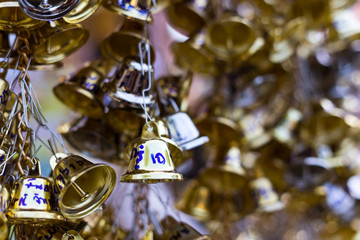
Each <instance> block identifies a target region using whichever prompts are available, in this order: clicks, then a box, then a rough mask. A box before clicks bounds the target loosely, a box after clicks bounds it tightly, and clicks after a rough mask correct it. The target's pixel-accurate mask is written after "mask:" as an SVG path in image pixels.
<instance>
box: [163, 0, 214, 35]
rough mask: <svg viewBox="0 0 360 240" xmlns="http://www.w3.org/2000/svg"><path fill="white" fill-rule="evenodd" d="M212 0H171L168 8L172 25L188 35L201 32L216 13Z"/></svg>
mask: <svg viewBox="0 0 360 240" xmlns="http://www.w3.org/2000/svg"><path fill="white" fill-rule="evenodd" d="M214 10H215V9H214V7H213V5H212V2H211V1H210V0H204V1H201V0H195V1H190V0H182V1H171V3H170V5H169V7H168V8H167V9H166V13H167V16H168V18H169V21H170V23H171V25H172V26H174V27H175V28H176V29H177V30H179V31H181V32H182V33H184V34H185V35H187V36H190V35H193V34H195V33H197V32H199V31H200V30H201V29H202V28H203V27H204V26H205V24H206V23H207V22H208V21H209V20H211V19H212V18H213V17H214V15H215V13H214Z"/></svg>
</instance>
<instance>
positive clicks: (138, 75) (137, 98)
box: [103, 58, 154, 108]
mask: <svg viewBox="0 0 360 240" xmlns="http://www.w3.org/2000/svg"><path fill="white" fill-rule="evenodd" d="M142 71H143V72H144V74H142ZM153 72H154V70H153V68H152V67H151V66H148V65H147V64H144V63H143V64H142V63H141V62H140V61H139V60H138V59H136V58H127V59H125V60H124V63H123V64H122V66H121V68H119V69H118V70H117V71H116V73H115V74H114V77H113V78H112V79H111V80H110V82H109V83H107V84H104V86H103V88H104V91H105V95H106V98H111V100H105V102H110V101H112V100H113V101H117V102H124V103H126V104H128V105H130V106H132V107H135V108H140V107H141V104H146V105H149V104H151V103H152V102H153V100H152V95H151V94H150V93H149V92H147V93H146V94H145V97H143V94H142V93H143V90H144V89H146V88H147V87H148V86H149V81H148V74H151V75H153Z"/></svg>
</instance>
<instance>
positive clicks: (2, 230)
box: [0, 212, 9, 240]
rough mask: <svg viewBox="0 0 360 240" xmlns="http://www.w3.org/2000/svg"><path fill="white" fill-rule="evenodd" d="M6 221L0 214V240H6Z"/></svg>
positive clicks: (7, 229) (7, 231)
mask: <svg viewBox="0 0 360 240" xmlns="http://www.w3.org/2000/svg"><path fill="white" fill-rule="evenodd" d="M7 222H8V220H7V218H6V216H5V214H4V213H3V212H0V240H6V239H8V234H9V227H8V224H7Z"/></svg>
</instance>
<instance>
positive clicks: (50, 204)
mask: <svg viewBox="0 0 360 240" xmlns="http://www.w3.org/2000/svg"><path fill="white" fill-rule="evenodd" d="M56 209H57V206H56V202H55V195H54V192H53V182H52V180H51V179H50V178H45V177H39V176H28V177H21V178H20V179H19V180H17V181H16V182H15V186H14V188H13V190H12V193H11V203H10V206H9V208H8V210H7V211H6V216H7V217H8V219H9V222H11V223H15V224H21V223H23V224H25V223H30V224H35V225H36V224H49V223H56V222H59V221H62V220H63V217H62V216H61V215H60V213H58V211H57V210H56Z"/></svg>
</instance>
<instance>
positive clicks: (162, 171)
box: [120, 122, 183, 183]
mask: <svg viewBox="0 0 360 240" xmlns="http://www.w3.org/2000/svg"><path fill="white" fill-rule="evenodd" d="M148 124H149V127H148V125H146V124H145V125H144V127H143V130H142V134H141V137H140V138H138V139H135V140H134V141H133V142H132V143H130V144H129V145H128V147H127V149H126V150H125V155H124V157H125V159H129V167H128V170H127V172H126V173H125V174H124V175H123V176H122V177H121V178H120V181H121V182H146V183H157V182H172V181H181V180H182V179H183V176H182V175H181V174H179V173H177V172H176V170H175V167H174V163H173V160H172V153H171V151H170V149H169V147H168V144H167V143H166V142H165V141H164V140H162V139H161V135H160V133H159V127H158V125H157V124H156V123H155V122H149V123H148Z"/></svg>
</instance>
